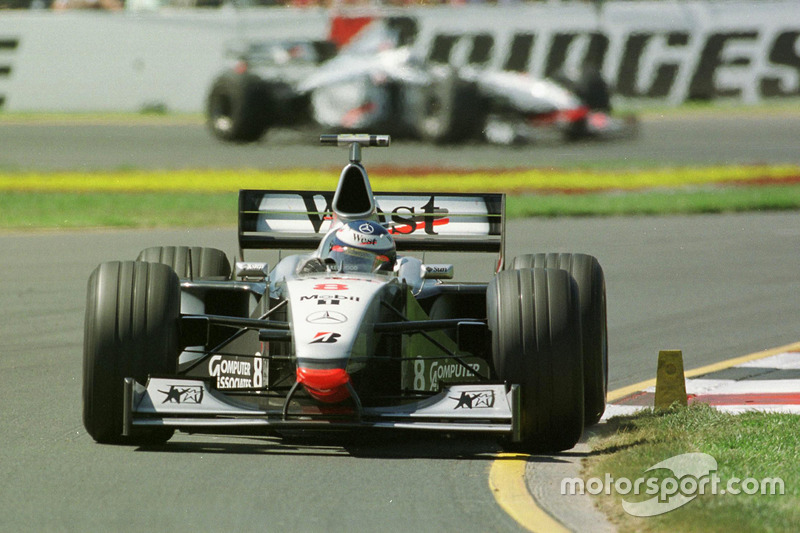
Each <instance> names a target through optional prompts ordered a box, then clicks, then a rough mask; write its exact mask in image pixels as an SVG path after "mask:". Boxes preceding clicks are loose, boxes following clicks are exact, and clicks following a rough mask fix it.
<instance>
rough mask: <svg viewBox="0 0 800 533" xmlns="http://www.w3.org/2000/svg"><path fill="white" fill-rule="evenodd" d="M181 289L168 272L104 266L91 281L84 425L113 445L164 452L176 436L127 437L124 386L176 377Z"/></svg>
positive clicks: (138, 265)
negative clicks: (162, 447) (126, 381)
mask: <svg viewBox="0 0 800 533" xmlns="http://www.w3.org/2000/svg"><path fill="white" fill-rule="evenodd" d="M179 319H180V284H179V280H178V276H177V275H175V272H173V271H172V269H170V268H169V267H167V266H166V265H157V264H150V263H142V262H134V261H125V262H109V263H102V264H101V265H99V266H98V267H97V268H96V269H95V270H94V272H92V274H91V276H90V277H89V284H88V289H87V295H86V316H85V320H84V337H83V339H84V340H83V343H84V344H83V425H84V427H85V428H86V431H87V432H88V433H89V435H91V436H92V438H93V439H94V440H96V441H97V442H101V443H108V444H114V443H116V444H158V443H163V442H166V441H167V440H169V438H170V437H171V436H172V434H173V432H174V431H173V430H172V429H164V428H153V429H150V428H148V429H144V428H137V429H136V430H135V433H134V434H132V435H129V436H123V435H122V430H123V427H122V415H123V380H124V379H125V378H126V377H132V378H134V379H135V380H136V381H138V382H139V383H141V384H145V383H146V380H147V377H148V376H149V375H153V374H174V373H175V372H176V370H177V361H178V354H179V353H180V346H179V344H180V331H179V328H180V324H179Z"/></svg>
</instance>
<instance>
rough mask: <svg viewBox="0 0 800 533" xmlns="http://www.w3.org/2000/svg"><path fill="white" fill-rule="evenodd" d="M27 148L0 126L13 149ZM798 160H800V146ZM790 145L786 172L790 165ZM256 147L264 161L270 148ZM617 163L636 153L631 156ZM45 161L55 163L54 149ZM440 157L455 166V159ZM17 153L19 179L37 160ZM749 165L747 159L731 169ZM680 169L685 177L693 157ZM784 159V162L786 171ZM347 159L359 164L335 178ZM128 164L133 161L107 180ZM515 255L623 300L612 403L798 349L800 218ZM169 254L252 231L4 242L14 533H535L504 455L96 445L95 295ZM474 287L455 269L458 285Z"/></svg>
mask: <svg viewBox="0 0 800 533" xmlns="http://www.w3.org/2000/svg"><path fill="white" fill-rule="evenodd" d="M762 126H763V125H762ZM36 127H38V126H36ZM116 127H118V126H116ZM763 127H764V128H765V129H766V126H763ZM88 128H90V130H91V132H94V133H93V134H92V135H89V136H88V137H84V138H83V140H82V141H80V142H78V141H76V140H74V139H72V140H71V141H70V142H74V143H76V144H73V145H71V146H72V148H71V151H80V150H83V151H84V152H83V154H84V155H83V157H81V156H80V155H79V154H67V152H70V150H68V149H67V148H66V147H62V148H61V149H63V150H64V151H65V154H64V156H63V158H60V159H61V160H64V161H68V160H69V158H68V157H67V155H70V157H72V158H73V159H72V162H73V163H76V162H78V161H79V160H81V159H83V160H86V161H89V160H91V161H96V159H97V158H98V157H99V156H98V155H97V154H95V153H93V152H92V151H86V150H87V148H86V146H90V145H92V144H94V145H100V146H101V148H100V149H105V148H103V147H105V146H107V144H105V143H106V141H103V140H102V139H98V138H97V137H96V135H97V132H99V131H104V130H97V129H92V128H98V126H90V127H88ZM167 128H183V127H178V126H169V127H167ZM123 129H124V130H125V131H129V130H127V129H125V128H123ZM134 129H135V128H134ZM195 129H196V128H195ZM156 130H158V128H156ZM9 131H10V130H9V129H8V127H6V126H3V127H0V135H2V136H3V137H2V138H3V139H4V142H5V138H6V137H5V136H6V135H9ZM41 131H48V130H47V128H45V129H44V130H41ZM130 131H131V132H133V130H130ZM169 131H173V132H174V131H178V130H172V129H170V130H169ZM181 131H182V130H181ZM189 131H194V130H193V129H191V128H189ZM200 131H201V132H202V130H200ZM106 133H108V132H107V131H106ZM202 134H203V135H204V134H205V132H202ZM76 135H77V137H78V138H80V134H79V133H76ZM87 135H88V133H87ZM648 136H649V134H648ZM64 137H65V136H64V135H63V133H62V135H59V136H56V138H64ZM167 137H168V138H166V139H160V140H159V137H158V135H157V131H153V130H152V129H150V128H142V131H139V132H138V133H137V134H136V135H133V133H131V137H130V138H129V139H128V140H129V143H128V147H127V150H123V149H122V148H119V149H118V150H119V151H118V155H119V154H134V155H135V156H136V157H144V156H143V154H146V153H147V152H148V149H147V148H146V146H148V145H150V144H149V143H151V142H152V146H151V149H152V151H155V150H156V149H157V148H158V147H163V150H164V151H165V152H166V151H168V149H169V144H170V143H174V146H173V157H172V160H173V164H175V165H178V164H179V163H178V157H177V156H178V154H181V153H182V150H184V149H185V150H188V149H189V147H190V143H189V141H188V140H187V141H185V142H186V145H185V146H183V147H181V146H182V144H181V143H182V142H184V141H181V140H179V139H175V137H172V136H167ZM795 138H796V137H795ZM169 139H172V140H169ZM198 139H199V137H198ZM66 142H67V141H64V143H66ZM198 143H199V144H200V145H201V147H200V148H197V149H196V151H195V152H194V155H193V156H191V157H190V158H189V159H181V160H180V161H181V162H180V165H181V166H182V167H183V168H185V167H193V166H195V165H194V164H193V162H195V161H200V160H204V158H205V157H206V154H204V153H203V147H205V146H206V145H204V144H202V142H201V141H198ZM287 143H288V141H287ZM46 144H47V143H45V145H46ZM110 144H114V143H111V142H109V143H108V145H110ZM687 144H688V143H687ZM695 144H699V141H697V140H695ZM783 144H786V145H788V146H792V145H793V144H794V139H785V140H784V143H783ZM207 146H216V145H214V144H209V145H207ZM598 146H605V145H598ZM788 146H782V147H780V148H775V149H774V151H773V152H772V153H773V155H774V154H778V153H782V154H784V155H785V157H786V158H787V159H786V160H787V161H788V160H790V159H789V155H790V152H793V150H790V149H789V147H788ZM239 148H243V149H244V150H247V151H248V153H249V152H250V148H255V147H239ZM239 148H234V149H233V150H234V152H238V150H239ZM573 148H574V147H573ZM606 148H607V149H608V150H622V149H623V148H622V147H621V146H618V145H617V144H616V143H615V144H614V145H611V144H609V145H607V146H606ZM29 149H32V148H29ZM215 149H216V148H215ZM261 149H263V147H262V148H261ZM548 149H549V150H553V151H555V150H560V148H558V147H550V148H548ZM588 149H589V150H592V151H594V150H597V149H598V148H595V146H594V145H591V146H589V147H588ZM653 149H655V147H653ZM729 149H730V148H729ZM41 150H42V153H47V147H46V146H42V148H41ZM291 150H297V153H298V154H300V153H308V154H310V153H314V149H311V148H310V147H308V148H306V149H304V150H300V149H299V148H292V149H291ZM393 150H394V148H392V149H390V150H387V151H383V152H381V151H374V152H370V153H374V154H376V155H377V154H379V153H384V152H385V153H391V152H392V151H393ZM425 150H426V151H427V150H428V149H427V148H426V149H425ZM430 150H431V152H430V153H432V154H436V153H438V154H439V157H440V158H442V157H445V156H446V155H447V154H448V153H449V152H448V151H447V150H445V151H443V152H436V151H434V150H433V149H430ZM266 151H267V152H268V153H274V154H277V153H278V152H277V151H273V150H270V149H267V150H266ZM318 151H324V150H322V149H319V150H318ZM3 152H4V153H3V155H2V158H3V159H2V161H3V165H5V164H6V162H8V161H9V160H11V159H14V158H15V157H22V156H15V155H13V153H12V152H14V151H13V150H5V149H4V150H3ZM253 152H255V150H254V151H253ZM465 152H469V150H466V151H465ZM509 152H513V153H516V151H515V150H509ZM426 153H427V152H426ZM694 153H698V152H697V151H696V152H694ZM442 154H444V155H442ZM106 155H107V154H106ZM739 155H741V154H740V153H739V151H738V150H736V149H733V150H732V153H731V159H735V158H736V157H738V156H739ZM131 157H133V155H131ZM161 157H164V160H166V159H167V158H166V156H161ZM298 157H299V155H298ZM309 157H316V156H309ZM665 157H666V156H665ZM672 157H673V159H671V161H673V162H674V163H675V164H681V163H682V162H685V160H684V159H682V158H681V156H680V154H678V155H676V154H675V153H673V154H672ZM775 157H776V158H777V159H776V160H773V159H771V158H770V159H769V161H770V162H780V161H783V159H781V158H780V157H778V156H777V155H776V156H775ZM794 157H795V158H796V157H798V156H797V154H794ZM56 159H59V158H57V157H55V156H53V159H52V161H55V160H56ZM14 160H17V161H19V160H20V159H14ZM301 160H303V161H304V162H305V161H308V158H305V159H301ZM330 160H333V161H334V162H335V161H338V160H340V157H333V158H329V157H327V156H326V157H325V161H324V162H323V161H321V160H320V162H319V164H321V165H324V166H328V165H329V163H328V161H330ZM281 161H282V162H283V164H285V161H284V160H283V159H281ZM368 161H369V160H368ZM432 161H433V159H432ZM420 162H422V160H421V161H420ZM490 162H491V161H490ZM39 164H40V165H41V164H42V163H41V162H40V163H39ZM97 164H99V163H97ZM127 164H128V163H127V162H126V161H125V160H124V159H117V160H116V162H109V161H104V162H102V167H103V168H116V167H119V166H125V165H127ZM231 164H232V163H231ZM240 164H241V165H244V166H246V165H247V164H246V163H241V162H240ZM518 165H519V163H518V164H516V165H512V166H518ZM65 166H66V167H69V166H71V164H66V165H65ZM197 166H202V165H197ZM482 166H489V164H488V163H486V162H484V164H483V165H482ZM38 168H44V167H41V166H40V167H38ZM79 168H80V166H79ZM171 168H177V167H171ZM508 236H509V239H508V241H507V252H508V254H509V255H515V254H519V253H528V252H538V251H580V252H587V253H591V254H593V255H595V256H597V257H598V259H599V260H600V262H601V264H602V265H603V267H604V269H605V272H606V280H607V289H608V305H609V342H610V352H611V353H610V357H611V363H610V365H611V383H610V386H611V387H612V388H616V387H619V386H623V385H627V384H630V383H634V382H638V381H641V380H643V379H646V378H651V377H653V375H654V372H655V364H656V356H657V353H658V350H659V349H666V348H679V349H682V350H683V351H684V357H685V361H686V366H687V368H693V367H697V366H701V365H704V364H708V363H711V362H715V361H719V360H722V359H726V358H729V357H734V356H738V355H744V354H746V353H750V352H753V351H757V350H761V349H766V348H771V347H774V346H779V345H783V344H788V343H790V342H795V341H797V340H798V335H797V324H798V323H800V306H798V305H797V301H798V299H797V294H798V293H800V275H798V271H797V268H796V265H797V263H798V250H800V214H798V213H793V212H789V213H779V214H770V213H761V214H741V215H720V216H691V217H663V218H662V217H620V218H608V219H580V218H577V219H552V220H549V219H545V220H527V221H514V222H511V223H510V224H509V227H508ZM159 244H164V245H168V244H200V245H204V246H214V247H219V248H221V249H223V250H225V251H227V252H229V253H231V254H232V253H233V252H234V251H235V229H234V228H233V226H231V227H230V228H222V229H203V230H137V231H87V232H64V233H62V232H39V233H6V234H0V249H2V250H3V259H2V261H0V406H2V407H1V409H2V411H0V413H2V414H0V443H2V446H0V479H2V481H3V482H2V484H0V531H12V532H13V531H110V530H111V531H134V530H135V531H152V530H157V531H163V530H177V529H180V530H183V531H187V530H188V531H222V530H230V531H352V530H360V531H411V530H415V531H420V532H427V531H466V532H471V531H475V532H482V531H519V530H520V527H519V526H518V525H517V524H516V523H514V522H513V520H511V518H509V517H508V516H507V515H505V514H504V513H503V511H502V510H501V509H500V507H498V506H497V504H496V503H495V502H494V499H493V496H492V494H491V491H490V489H489V487H488V484H487V470H488V468H489V465H490V463H491V461H492V459H493V457H494V452H496V451H497V447H496V446H495V444H494V443H493V442H492V441H490V440H486V439H470V440H464V441H462V440H458V439H442V438H438V437H427V436H424V437H422V436H421V437H419V438H408V437H406V436H402V437H400V438H395V437H394V436H392V437H390V438H384V439H374V440H372V439H364V438H361V439H352V440H345V441H337V440H322V441H315V440H311V441H302V440H290V441H279V440H276V439H271V438H245V437H240V438H234V437H209V436H200V435H185V434H179V435H178V436H176V437H175V438H174V439H173V441H170V443H168V445H167V446H165V447H161V448H151V449H144V448H139V449H136V448H126V447H113V446H100V445H96V444H94V443H93V442H92V440H91V438H90V437H89V436H88V435H86V433H85V431H84V430H83V427H82V425H81V421H80V409H81V400H80V397H81V351H82V337H83V331H82V327H83V312H84V298H85V290H86V281H87V279H88V276H89V273H90V272H91V270H92V269H93V268H94V267H95V266H96V265H97V263H99V262H101V261H105V260H114V259H132V258H134V257H135V256H136V255H137V253H138V251H139V250H140V249H143V248H145V247H148V246H151V245H159ZM467 268H470V266H469V265H466V264H464V263H463V262H462V263H458V262H457V263H456V271H457V272H458V271H459V270H463V269H467ZM544 460H556V461H557V460H558V459H557V458H555V459H551V458H544Z"/></svg>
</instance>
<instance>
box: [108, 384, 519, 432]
mask: <svg viewBox="0 0 800 533" xmlns="http://www.w3.org/2000/svg"><path fill="white" fill-rule="evenodd" d="M124 398H125V400H124V401H125V406H124V414H123V422H124V428H123V434H125V435H129V434H130V433H131V431H132V430H133V428H137V427H170V428H175V429H183V430H187V431H195V432H202V430H203V429H205V430H208V431H212V430H213V431H214V432H217V433H218V432H224V430H225V429H230V430H234V429H235V430H237V431H241V430H243V429H247V428H250V429H252V430H258V429H259V428H260V429H263V430H265V431H269V430H273V429H274V430H280V429H357V428H394V429H421V430H438V431H459V432H461V431H464V432H477V433H493V434H504V435H507V436H509V437H511V439H512V441H515V442H516V441H518V440H519V438H520V432H519V419H520V414H519V406H520V401H519V387H518V386H517V385H512V386H511V388H510V390H508V391H507V390H506V386H505V385H502V384H500V385H486V384H473V385H453V386H449V387H446V388H445V389H444V390H442V392H440V393H438V394H436V395H435V396H432V397H429V398H426V399H424V400H421V401H418V402H414V403H409V404H403V405H400V406H394V407H357V408H356V409H355V411H354V412H353V413H352V415H351V416H344V417H343V416H341V415H337V416H325V415H324V414H320V413H315V414H312V413H310V412H308V411H301V410H298V409H297V408H296V407H292V406H289V405H288V404H287V405H284V406H282V407H278V408H275V409H261V408H258V407H255V406H252V405H249V404H244V403H241V402H237V401H236V400H233V399H231V398H230V397H228V396H226V395H225V394H223V393H220V392H219V391H217V390H215V389H213V388H211V387H209V385H208V383H207V382H206V381H204V380H198V379H183V378H150V379H149V380H148V382H147V386H146V387H145V386H142V385H141V384H139V383H138V382H136V381H135V380H134V379H133V378H126V379H125V396H124Z"/></svg>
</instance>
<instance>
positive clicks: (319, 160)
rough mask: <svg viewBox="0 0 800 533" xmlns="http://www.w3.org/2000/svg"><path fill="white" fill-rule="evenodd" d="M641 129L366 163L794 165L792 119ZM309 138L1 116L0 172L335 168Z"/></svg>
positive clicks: (656, 123) (648, 123) (381, 156)
mask: <svg viewBox="0 0 800 533" xmlns="http://www.w3.org/2000/svg"><path fill="white" fill-rule="evenodd" d="M640 130H641V134H640V135H639V137H638V138H636V139H634V140H626V141H609V142H581V143H567V144H563V143H555V142H546V143H542V144H540V145H536V146H524V147H508V148H504V147H494V146H488V145H481V144H470V145H465V146H450V147H435V146H429V145H424V144H421V143H418V142H414V141H409V140H402V139H398V140H395V142H394V143H393V145H392V147H391V148H390V149H389V150H374V149H373V150H370V151H369V152H368V153H366V155H365V162H366V163H367V164H369V165H398V166H404V167H408V166H429V165H445V166H455V167H463V168H474V167H481V168H486V167H489V168H516V167H530V166H536V167H548V166H556V167H572V166H580V167H585V166H592V167H601V168H604V167H605V168H625V167H641V166H644V167H648V166H653V165H654V164H657V165H670V166H673V165H674V166H687V165H696V164H703V165H707V164H736V163H743V164H753V163H772V164H777V163H794V164H800V150H798V149H797V142H796V140H797V139H798V138H799V137H800V113H791V114H777V113H770V114H765V115H764V116H761V117H756V116H755V115H753V114H752V113H750V112H748V113H742V112H739V113H738V114H733V115H723V114H714V115H710V116H705V117H703V118H694V117H691V116H687V117H680V116H676V115H671V116H670V117H669V118H658V117H652V118H648V119H646V120H644V121H643V122H642V124H641V128H640ZM370 133H380V132H370ZM316 138H317V134H316V133H314V132H310V131H308V132H290V131H286V130H284V131H280V130H278V131H275V132H270V133H268V134H267V136H266V137H265V139H264V140H263V141H262V142H261V143H258V144H253V145H245V146H235V145H227V144H223V143H220V142H218V141H216V140H215V139H213V138H212V137H211V136H210V134H209V133H208V132H207V131H206V129H205V128H204V127H203V126H202V125H201V124H199V123H189V124H185V123H184V124H182V123H174V122H172V121H170V120H169V119H158V118H156V119H154V120H153V121H152V123H151V124H150V125H136V124H133V123H132V124H131V125H124V124H120V123H116V124H114V123H111V124H86V123H84V124H82V125H81V124H78V125H75V124H71V125H65V124H58V123H47V122H41V123H12V122H4V121H2V117H0V141H1V144H2V150H0V170H56V169H61V170H103V169H120V168H165V169H178V168H241V167H248V168H290V167H298V166H299V167H323V168H334V167H336V166H337V165H338V164H339V161H340V160H341V157H340V156H337V154H333V153H331V150H328V149H319V148H317V143H316Z"/></svg>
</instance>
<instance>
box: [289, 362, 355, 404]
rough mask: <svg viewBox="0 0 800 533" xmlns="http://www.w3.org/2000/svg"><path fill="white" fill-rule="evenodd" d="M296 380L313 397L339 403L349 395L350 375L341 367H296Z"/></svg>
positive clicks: (322, 400) (326, 401)
mask: <svg viewBox="0 0 800 533" xmlns="http://www.w3.org/2000/svg"><path fill="white" fill-rule="evenodd" d="M297 381H298V382H299V383H300V384H301V385H303V387H304V388H305V389H306V391H307V392H308V393H309V394H310V395H311V396H312V397H313V398H315V399H317V400H319V401H321V402H325V403H339V402H341V401H344V400H346V399H347V398H349V397H350V391H349V390H347V384H348V383H349V382H350V376H349V375H348V373H347V372H346V371H345V369H343V368H325V369H320V368H302V367H301V368H298V369H297Z"/></svg>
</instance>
